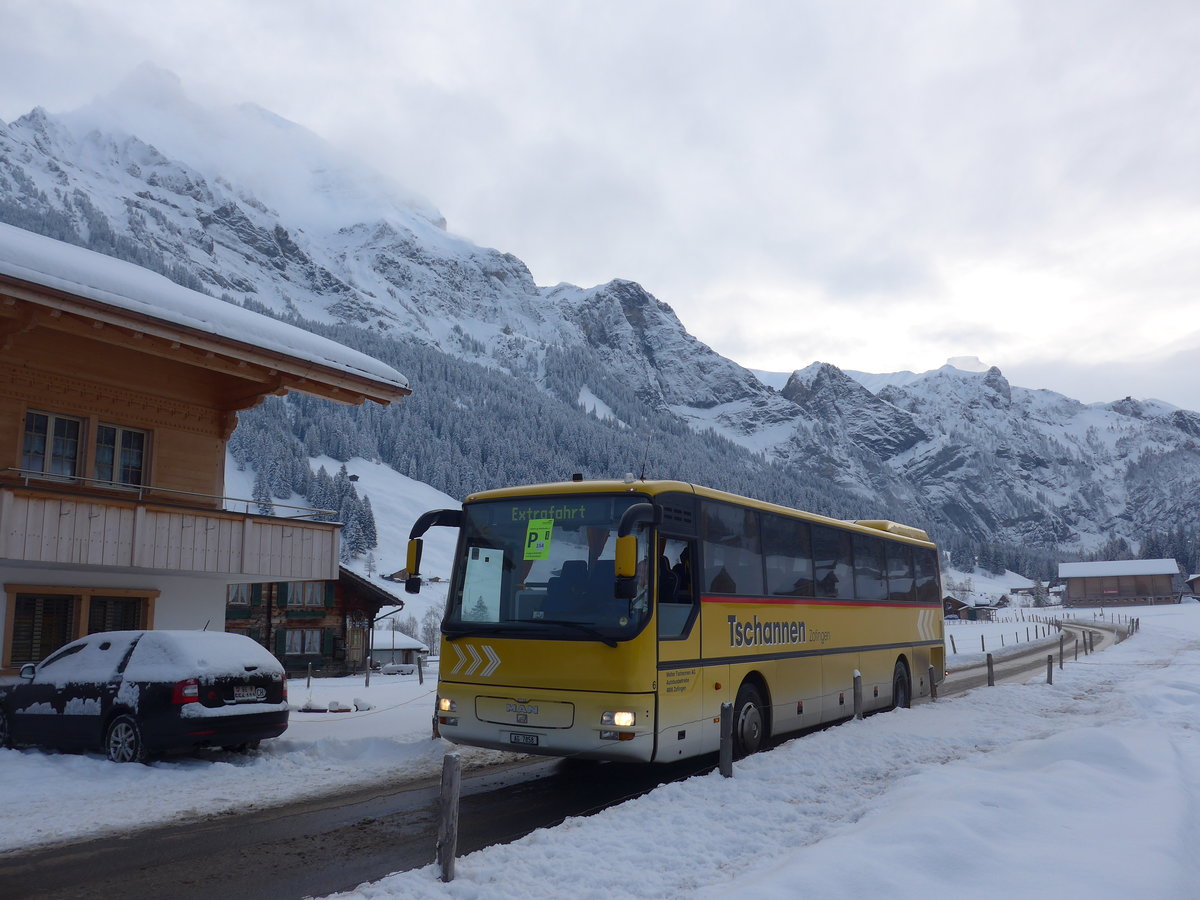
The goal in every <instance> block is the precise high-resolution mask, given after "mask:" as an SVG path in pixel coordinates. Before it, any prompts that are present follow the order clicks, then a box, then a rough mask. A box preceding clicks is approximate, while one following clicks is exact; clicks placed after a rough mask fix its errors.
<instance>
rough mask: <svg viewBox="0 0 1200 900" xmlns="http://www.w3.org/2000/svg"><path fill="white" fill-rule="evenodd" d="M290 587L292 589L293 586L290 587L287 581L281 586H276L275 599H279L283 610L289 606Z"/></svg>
mask: <svg viewBox="0 0 1200 900" xmlns="http://www.w3.org/2000/svg"><path fill="white" fill-rule="evenodd" d="M289 587H291V585H289V584H288V583H287V582H286V581H284V582H282V583H281V584H279V585H277V586H276V594H275V597H276V598H277V599H278V601H279V607H280V608H281V609H282V608H283V607H285V606H287V605H288V588H289Z"/></svg>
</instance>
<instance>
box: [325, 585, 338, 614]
mask: <svg viewBox="0 0 1200 900" xmlns="http://www.w3.org/2000/svg"><path fill="white" fill-rule="evenodd" d="M336 590H337V582H336V581H327V582H325V608H326V609H333V607H334V602H335V600H334V597H335V596H336V594H335V592H336Z"/></svg>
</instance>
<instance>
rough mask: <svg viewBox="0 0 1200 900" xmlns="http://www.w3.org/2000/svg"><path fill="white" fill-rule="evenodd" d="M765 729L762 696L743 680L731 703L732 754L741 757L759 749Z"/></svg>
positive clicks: (764, 737)
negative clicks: (735, 697)
mask: <svg viewBox="0 0 1200 900" xmlns="http://www.w3.org/2000/svg"><path fill="white" fill-rule="evenodd" d="M766 730H767V729H766V717H765V716H764V715H763V701H762V696H761V695H760V694H759V693H758V688H756V687H755V686H754V685H752V684H750V683H749V682H745V683H743V684H742V686H741V687H740V688H738V692H737V700H735V701H734V704H733V755H734V756H735V757H737V758H738V759H741V758H742V757H743V756H749V755H750V754H751V753H757V752H758V751H759V750H761V749H762V746H763V743H764V742H765V741H766Z"/></svg>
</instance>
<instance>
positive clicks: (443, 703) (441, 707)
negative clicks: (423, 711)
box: [438, 697, 458, 713]
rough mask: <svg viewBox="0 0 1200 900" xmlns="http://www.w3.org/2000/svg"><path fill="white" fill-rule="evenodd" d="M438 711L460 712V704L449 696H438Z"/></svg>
mask: <svg viewBox="0 0 1200 900" xmlns="http://www.w3.org/2000/svg"><path fill="white" fill-rule="evenodd" d="M438 712H444V713H448V712H449V713H450V712H451V713H452V712H458V704H457V703H455V702H454V701H453V700H451V699H450V698H449V697H438Z"/></svg>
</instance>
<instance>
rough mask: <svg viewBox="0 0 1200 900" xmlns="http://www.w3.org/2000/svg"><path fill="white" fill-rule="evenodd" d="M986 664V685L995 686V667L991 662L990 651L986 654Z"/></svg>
mask: <svg viewBox="0 0 1200 900" xmlns="http://www.w3.org/2000/svg"><path fill="white" fill-rule="evenodd" d="M987 666H988V687H995V686H996V668H995V666H994V665H993V664H992V654H990V653H989V654H988V655H987Z"/></svg>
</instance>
